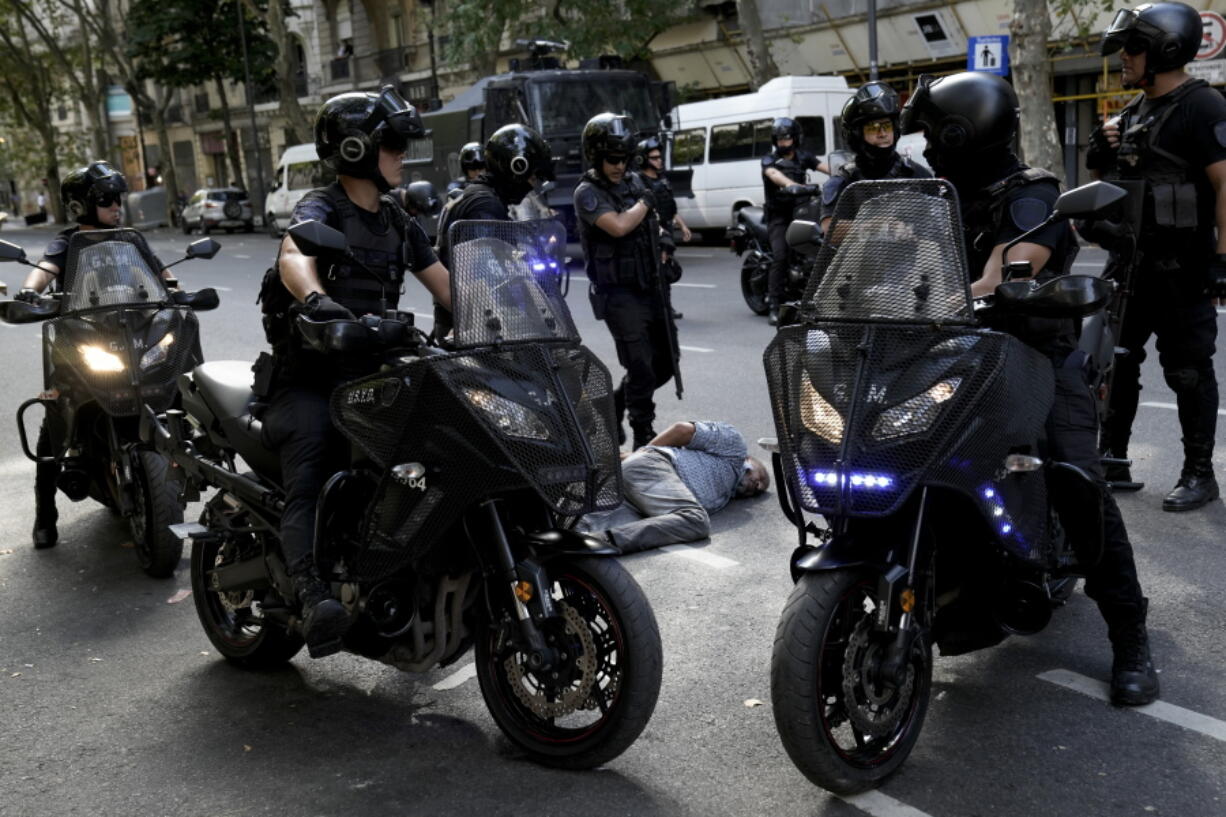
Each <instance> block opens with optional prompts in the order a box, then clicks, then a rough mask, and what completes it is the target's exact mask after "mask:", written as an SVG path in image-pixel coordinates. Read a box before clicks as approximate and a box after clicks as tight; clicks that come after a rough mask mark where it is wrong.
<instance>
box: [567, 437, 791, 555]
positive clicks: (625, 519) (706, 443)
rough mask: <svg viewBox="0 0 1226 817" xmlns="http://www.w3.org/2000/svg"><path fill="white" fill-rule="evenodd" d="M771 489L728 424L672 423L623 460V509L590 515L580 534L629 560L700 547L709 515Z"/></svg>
mask: <svg viewBox="0 0 1226 817" xmlns="http://www.w3.org/2000/svg"><path fill="white" fill-rule="evenodd" d="M769 487H770V475H769V474H768V473H767V470H766V466H764V465H763V464H762V463H761V462H759V461H758V460H756V459H754V458H753V457H750V456H748V450H747V449H746V446H745V438H744V437H742V436H741V432H739V431H737V430H736V429H735V428H733V427H732V426H730V425H728V424H727V423H715V422H697V423H673V424H672V425H671V426H669V427H668V428H667V429H666V430H665V431H664V432H663V433H662V434H657V435H656V436H655V437H654V438H653V439H652V440H651V442H649V443H648V444H647V445H645V446H643V447H642V448H640V449H638V450H637V451H635V452H634V453H633V454H630V455H629V456H627V457H626V458H625V459H624V460H623V461H622V488H623V491H624V493H625V497H626V499H625V501H624V502H623V503H622V504H621V506H619V507H617V508H615V509H613V510H611V511H604V512H602V513H594V514H589V515H588V516H587V517H585V518H584V519H583V520H582V521H581V522H580V524H579V527H580V529H581V530H585V531H588V532H591V533H595V534H597V535H599V536H602V537H605V538H607V539H608V540H609V541H610V542H611V543H612V544H613V545H614V546H615V547H617V548H618V549H619V550H621V551H622V553H636V552H638V551H640V550H646V549H647V548H653V547H660V546H661V545H672V544H679V543H682V542H693V541H695V540H698V539H705V538H706V537H707V536H709V535H710V533H711V516H710V515H711V514H713V513H715V512H716V511H718V510H720V509H721V508H723V507H724V506H725V505H727V504H728V502H729V501H730V500H731V499H732V498H733V497H749V496H757V495H758V494H760V493H762V492H763V491H765V490H766V489H767V488H769Z"/></svg>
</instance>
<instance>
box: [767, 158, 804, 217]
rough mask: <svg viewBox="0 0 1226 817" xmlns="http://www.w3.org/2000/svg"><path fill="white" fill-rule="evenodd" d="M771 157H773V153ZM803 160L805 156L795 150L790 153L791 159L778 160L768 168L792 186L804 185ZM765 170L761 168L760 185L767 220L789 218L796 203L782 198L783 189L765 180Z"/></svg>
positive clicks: (785, 197)
mask: <svg viewBox="0 0 1226 817" xmlns="http://www.w3.org/2000/svg"><path fill="white" fill-rule="evenodd" d="M772 155H774V152H773V151H772ZM804 158H805V154H804V153H802V152H801V151H800V150H799V149H797V150H796V151H795V152H793V153H792V158H791V159H779V160H778V161H776V162H774V163H773V164H771V165H770V166H771V167H773V168H775V170H778V171H779V172H780V173H782V174H783V175H784V176H786V177H787V178H788V180H789V181H791V182H792V183H793V184H804V183H805V179H806V178H807V175H808V174H807V173H806V172H805V168H804V165H803V164H802V162H803V161H804ZM766 170H767V168H765V167H763V168H762V185H763V192H764V193H765V198H766V201H765V202H764V205H765V206H764V207H763V209H764V210H765V211H766V216H767V218H784V217H790V216H791V215H792V211H793V210H794V208H795V205H796V202H795V201H794V200H793V199H791V198H789V197H787V196H784V194H783V188H781V187H780V186H779V185H777V184H775V183H774V182H773V181H771V180H770V179H768V178H766Z"/></svg>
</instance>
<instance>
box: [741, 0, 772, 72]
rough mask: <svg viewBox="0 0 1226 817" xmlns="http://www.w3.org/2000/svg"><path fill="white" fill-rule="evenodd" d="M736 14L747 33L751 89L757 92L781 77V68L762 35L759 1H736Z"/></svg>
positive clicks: (746, 46) (742, 29)
mask: <svg viewBox="0 0 1226 817" xmlns="http://www.w3.org/2000/svg"><path fill="white" fill-rule="evenodd" d="M736 13H737V17H738V19H740V21H741V31H743V32H744V33H745V51H746V52H748V54H749V73H750V77H749V88H750V90H751V91H756V90H758V89H759V88H761V87H762V86H763V85H765V84H766V83H767V82H768V81H769V80H772V79H774V78H775V77H777V76H779V66H777V65H775V60H774V59H773V58H772V57H771V51H770V46H768V45H767V44H766V36H765V35H764V34H763V33H762V17H761V15H760V14H758V0H736Z"/></svg>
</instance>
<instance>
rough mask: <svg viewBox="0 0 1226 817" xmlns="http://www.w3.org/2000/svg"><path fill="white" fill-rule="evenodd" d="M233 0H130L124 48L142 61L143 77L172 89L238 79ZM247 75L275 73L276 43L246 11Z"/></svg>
mask: <svg viewBox="0 0 1226 817" xmlns="http://www.w3.org/2000/svg"><path fill="white" fill-rule="evenodd" d="M236 2H237V0H133V2H132V5H131V8H130V9H129V10H128V18H127V36H128V53H129V54H130V55H131V56H132V57H134V58H136V59H138V60H139V61H140V64H141V70H140V75H141V78H142V79H151V80H154V81H155V82H158V83H160V84H163V85H168V86H170V87H172V88H188V87H191V86H194V85H201V84H204V82H205V81H207V80H215V79H221V80H229V81H231V82H242V81H243V79H244V73H243V54H242V49H241V46H240V43H239V37H238V22H237V21H238V13H237V11H236V9H235V3H236ZM244 19H245V20H246V26H247V54H248V57H249V58H250V62H251V80H252V82H253V83H254V84H256V85H261V84H267V83H269V82H271V81H272V79H273V77H274V72H273V62H274V60H275V59H276V54H277V47H276V45H275V44H273V42H272V40H270V39H269V38H268V34H267V32H266V30H265V29H266V27H265V26H264V24H263V21H262V20H260V19H257V18H256V17H254V16H253V15H252V14H251V13H250V11H246V12H245V17H244Z"/></svg>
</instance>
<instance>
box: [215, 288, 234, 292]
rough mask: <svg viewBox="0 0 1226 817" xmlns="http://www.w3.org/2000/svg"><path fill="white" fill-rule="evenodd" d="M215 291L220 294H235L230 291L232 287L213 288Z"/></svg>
mask: <svg viewBox="0 0 1226 817" xmlns="http://www.w3.org/2000/svg"><path fill="white" fill-rule="evenodd" d="M213 289H215V290H217V291H218V292H233V291H234V290H232V289H230V287H213Z"/></svg>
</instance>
